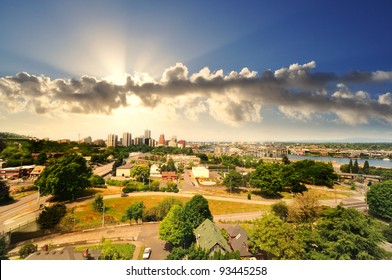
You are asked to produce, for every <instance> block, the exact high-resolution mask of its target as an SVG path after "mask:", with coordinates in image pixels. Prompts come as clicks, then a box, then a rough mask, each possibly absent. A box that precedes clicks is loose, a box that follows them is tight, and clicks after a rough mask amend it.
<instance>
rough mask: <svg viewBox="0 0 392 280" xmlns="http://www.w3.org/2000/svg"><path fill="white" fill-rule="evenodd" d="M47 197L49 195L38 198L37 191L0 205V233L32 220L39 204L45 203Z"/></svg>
mask: <svg viewBox="0 0 392 280" xmlns="http://www.w3.org/2000/svg"><path fill="white" fill-rule="evenodd" d="M48 199H49V196H45V197H40V198H38V193H34V194H31V195H28V196H25V197H22V198H20V199H18V200H15V201H13V202H12V203H10V204H7V205H3V206H0V233H3V232H7V231H10V230H11V229H15V228H18V227H19V226H20V225H25V224H26V223H28V222H31V221H34V220H35V219H36V218H37V217H38V215H39V213H40V211H39V206H40V204H45V202H46V200H48Z"/></svg>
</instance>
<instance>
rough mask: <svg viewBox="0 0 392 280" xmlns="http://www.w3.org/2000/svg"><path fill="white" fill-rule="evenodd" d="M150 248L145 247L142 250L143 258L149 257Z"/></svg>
mask: <svg viewBox="0 0 392 280" xmlns="http://www.w3.org/2000/svg"><path fill="white" fill-rule="evenodd" d="M150 255H151V248H145V249H144V251H143V260H147V259H149V258H150Z"/></svg>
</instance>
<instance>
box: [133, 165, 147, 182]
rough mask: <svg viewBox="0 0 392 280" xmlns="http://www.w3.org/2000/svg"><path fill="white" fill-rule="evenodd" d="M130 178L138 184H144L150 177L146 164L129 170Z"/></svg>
mask: <svg viewBox="0 0 392 280" xmlns="http://www.w3.org/2000/svg"><path fill="white" fill-rule="evenodd" d="M130 175H131V177H133V178H135V180H136V181H138V182H144V181H145V180H147V179H148V178H149V177H150V168H149V167H148V165H146V164H137V165H135V166H134V167H133V168H132V170H131V174H130Z"/></svg>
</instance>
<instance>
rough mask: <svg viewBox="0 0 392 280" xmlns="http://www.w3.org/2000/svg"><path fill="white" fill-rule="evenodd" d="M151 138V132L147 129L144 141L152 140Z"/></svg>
mask: <svg viewBox="0 0 392 280" xmlns="http://www.w3.org/2000/svg"><path fill="white" fill-rule="evenodd" d="M150 138H151V130H148V129H146V130H145V131H144V139H150Z"/></svg>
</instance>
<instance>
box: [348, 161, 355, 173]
mask: <svg viewBox="0 0 392 280" xmlns="http://www.w3.org/2000/svg"><path fill="white" fill-rule="evenodd" d="M353 167H354V166H353V160H352V159H350V162H349V163H348V170H349V173H353Z"/></svg>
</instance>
